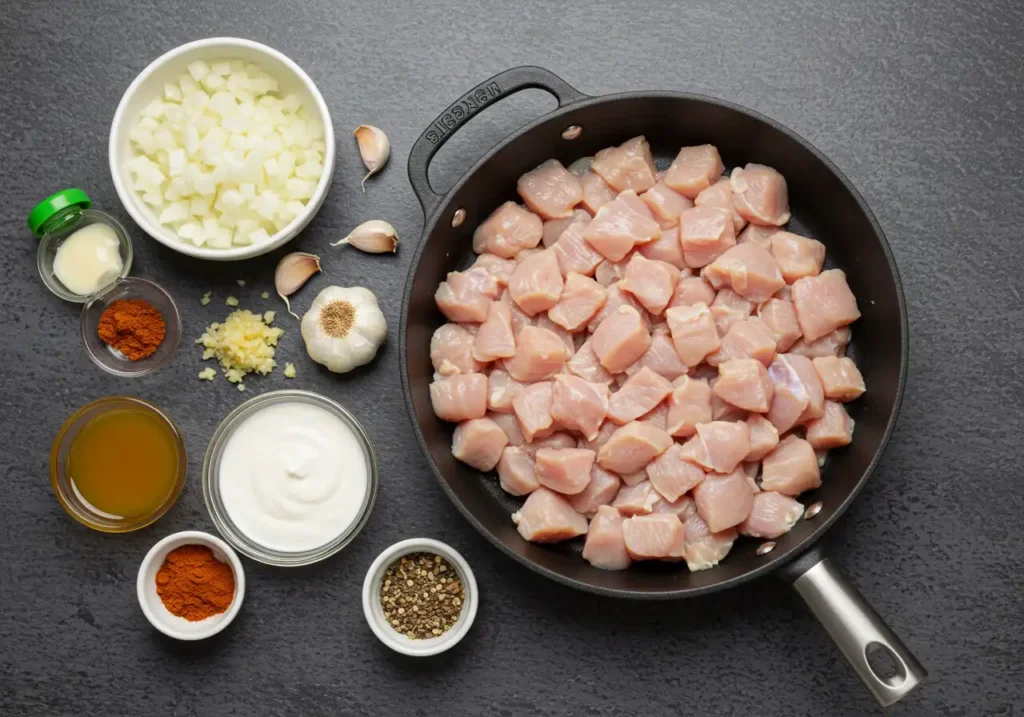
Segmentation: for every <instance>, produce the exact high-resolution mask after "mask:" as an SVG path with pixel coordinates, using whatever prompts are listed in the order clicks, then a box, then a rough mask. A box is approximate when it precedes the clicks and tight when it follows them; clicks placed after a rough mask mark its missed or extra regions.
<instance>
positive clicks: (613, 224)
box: [583, 191, 661, 261]
mask: <svg viewBox="0 0 1024 717" xmlns="http://www.w3.org/2000/svg"><path fill="white" fill-rule="evenodd" d="M660 237H661V227H660V226H658V223H657V222H656V221H654V219H652V218H651V215H650V210H649V209H647V205H646V204H644V203H643V202H642V201H641V200H640V199H639V198H638V197H637V196H636V194H635V193H634V192H632V191H626V192H623V193H622V194H620V195H619V196H618V197H616V198H615V199H613V200H612V201H610V202H608V203H607V204H605V205H604V206H602V207H601V208H600V209H598V210H597V214H595V215H594V218H593V220H591V222H590V224H588V225H587V227H586V229H584V230H583V238H584V239H585V240H586V241H587V243H588V244H590V246H592V247H593V248H594V249H596V250H597V251H599V252H600V253H601V255H602V256H604V257H605V258H606V259H608V260H610V261H622V259H623V258H624V257H625V256H626V255H627V254H629V252H630V251H632V250H633V247H634V246H636V245H637V244H646V243H647V242H650V241H654V240H655V239H658V238H660Z"/></svg>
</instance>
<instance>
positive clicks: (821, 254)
mask: <svg viewBox="0 0 1024 717" xmlns="http://www.w3.org/2000/svg"><path fill="white" fill-rule="evenodd" d="M771 242H772V256H773V257H775V261H776V263H777V264H778V265H779V271H781V272H782V278H783V279H785V280H786V283H787V284H792V283H793V282H794V281H796V280H797V279H803V278H804V277H805V276H817V275H818V274H820V273H821V265H822V264H824V263H825V245H824V244H822V243H821V242H820V241H817V240H815V239H810V238H809V237H805V236H800V235H799V234H793V233H791V232H776V233H775V234H774V235H773V236H772V239H771Z"/></svg>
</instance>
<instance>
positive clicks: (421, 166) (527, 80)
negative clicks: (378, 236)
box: [409, 66, 587, 217]
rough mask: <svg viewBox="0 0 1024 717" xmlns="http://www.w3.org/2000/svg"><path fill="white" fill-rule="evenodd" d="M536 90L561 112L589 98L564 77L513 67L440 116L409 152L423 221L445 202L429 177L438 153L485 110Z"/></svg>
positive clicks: (541, 69)
mask: <svg viewBox="0 0 1024 717" xmlns="http://www.w3.org/2000/svg"><path fill="white" fill-rule="evenodd" d="M533 88H537V89H541V90H546V91H547V92H550V93H551V94H552V95H554V97H555V99H557V100H558V106H559V108H561V107H565V106H566V105H569V104H572V103H573V102H578V101H579V100H582V99H586V98H587V95H585V94H583V93H582V92H580V91H579V90H577V89H575V88H574V87H572V86H571V85H570V84H569V83H567V82H566V81H565V80H563V79H562V78H561V77H559V76H558V75H556V74H555V73H553V72H551V71H549V70H545V69H544V68H542V67H532V66H523V67H513V68H512V69H510V70H505V71H504V72H501V73H499V74H497V75H495V76H494V77H491V78H490V79H487V80H484V81H483V82H481V83H480V84H479V85H477V86H476V87H474V88H473V89H471V90H470V91H469V92H467V93H466V94H464V95H463V96H462V97H460V98H459V99H457V100H456V101H455V102H453V103H452V104H451V106H450V107H448V109H446V110H445V111H444V112H442V113H441V114H440V115H438V116H437V119H435V120H434V121H433V122H431V123H430V126H428V127H427V129H426V130H424V132H423V134H421V135H420V137H419V139H417V140H416V143H415V144H413V146H412V150H410V152H409V183H410V184H412V190H413V191H414V192H416V197H417V198H418V199H419V200H420V205H422V207H423V216H424V217H429V216H430V215H431V214H432V213H433V211H434V209H436V208H437V205H438V203H439V202H440V201H441V199H442V198H443V196H442V195H440V194H438V193H437V192H435V191H434V188H433V187H431V186H430V179H429V178H428V176H427V171H428V170H429V168H430V161H431V160H432V159H433V157H434V155H435V154H436V153H437V150H439V149H441V147H443V146H444V143H445V142H447V141H448V140H449V139H451V137H452V135H453V134H455V133H456V132H457V131H459V129H460V128H461V127H462V126H463V125H465V124H466V123H467V122H469V120H470V119H472V118H473V117H474V116H475V115H476V114H477V113H478V112H480V111H481V110H483V109H484V108H486V107H489V106H490V105H492V104H494V103H495V102H497V101H499V100H502V99H504V98H506V97H509V96H510V95H514V94H515V93H516V92H519V91H520V90H527V89H533Z"/></svg>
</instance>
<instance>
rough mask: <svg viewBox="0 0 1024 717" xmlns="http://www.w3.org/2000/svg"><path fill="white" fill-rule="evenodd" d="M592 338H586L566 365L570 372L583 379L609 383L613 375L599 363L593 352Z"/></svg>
mask: <svg viewBox="0 0 1024 717" xmlns="http://www.w3.org/2000/svg"><path fill="white" fill-rule="evenodd" d="M592 342H593V339H592V338H591V339H587V340H586V341H584V342H583V345H582V346H581V347H580V348H579V350H578V351H577V352H576V354H575V355H574V356H573V357H572V358H571V359H569V363H568V364H567V365H566V366H567V368H568V369H569V371H570V372H571V373H573V374H574V375H576V376H579V377H580V378H582V379H583V380H584V381H590V382H592V383H603V384H605V385H607V384H610V383H611V382H612V381H613V380H614V377H613V376H612V375H611V374H610V373H608V369H606V368H605V367H604V366H602V365H601V362H600V361H599V360H598V358H597V355H596V354H595V353H594V347H593V343H592Z"/></svg>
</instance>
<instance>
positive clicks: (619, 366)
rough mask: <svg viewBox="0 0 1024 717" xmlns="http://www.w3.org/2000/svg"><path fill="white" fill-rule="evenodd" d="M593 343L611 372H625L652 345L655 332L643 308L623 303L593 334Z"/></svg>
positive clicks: (599, 357) (594, 348) (596, 351)
mask: <svg viewBox="0 0 1024 717" xmlns="http://www.w3.org/2000/svg"><path fill="white" fill-rule="evenodd" d="M590 341H591V347H592V348H593V350H594V354H595V355H596V356H597V358H598V360H599V361H600V362H601V365H602V366H604V367H605V368H606V369H608V371H609V372H611V373H613V374H614V373H621V372H622V371H625V370H626V369H627V368H628V367H629V366H630V364H632V363H633V362H634V361H636V360H637V359H639V358H640V357H641V356H643V355H644V352H646V351H647V349H648V348H649V347H650V345H651V334H650V332H649V331H648V330H647V327H645V326H644V323H643V320H642V319H641V317H640V312H638V311H637V310H636V309H634V308H633V307H632V306H620V307H619V308H618V310H616V312H615V313H614V314H612V315H611V316H609V317H608V318H606V319H605V320H604V321H602V322H601V324H600V326H598V327H597V330H596V331H595V332H594V335H593V336H592V337H591V338H590Z"/></svg>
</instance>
